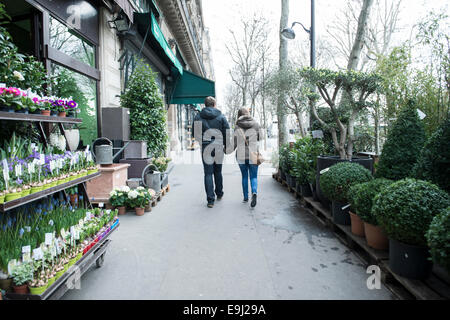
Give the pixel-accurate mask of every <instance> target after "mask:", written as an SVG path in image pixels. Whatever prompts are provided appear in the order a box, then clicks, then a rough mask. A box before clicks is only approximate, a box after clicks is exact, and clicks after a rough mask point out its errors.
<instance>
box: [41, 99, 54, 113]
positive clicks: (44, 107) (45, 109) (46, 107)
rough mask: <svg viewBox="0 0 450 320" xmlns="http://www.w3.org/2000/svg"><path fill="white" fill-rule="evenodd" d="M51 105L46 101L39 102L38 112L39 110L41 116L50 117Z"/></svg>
mask: <svg viewBox="0 0 450 320" xmlns="http://www.w3.org/2000/svg"><path fill="white" fill-rule="evenodd" d="M52 107H53V106H52V103H51V102H50V101H49V100H48V99H47V98H45V99H43V100H40V103H39V110H41V115H43V116H50V111H51V110H52Z"/></svg>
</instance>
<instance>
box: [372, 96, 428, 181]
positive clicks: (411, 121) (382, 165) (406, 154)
mask: <svg viewBox="0 0 450 320" xmlns="http://www.w3.org/2000/svg"><path fill="white" fill-rule="evenodd" d="M424 143H425V130H424V127H423V124H422V122H421V121H420V119H419V115H418V113H417V108H416V106H415V103H414V102H413V101H409V102H408V104H407V105H406V106H405V107H404V108H403V109H402V110H401V111H400V114H399V116H398V118H397V120H396V121H395V122H394V123H393V125H392V127H391V129H390V130H389V133H388V136H387V139H386V142H385V144H384V146H383V151H382V153H381V156H380V161H379V163H378V168H377V172H376V176H377V177H381V178H386V179H391V180H400V179H404V178H407V177H409V176H410V175H411V170H412V168H413V167H414V165H415V163H416V162H417V159H418V157H419V154H420V151H421V149H422V147H423V144H424Z"/></svg>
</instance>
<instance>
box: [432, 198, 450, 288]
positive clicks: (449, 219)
mask: <svg viewBox="0 0 450 320" xmlns="http://www.w3.org/2000/svg"><path fill="white" fill-rule="evenodd" d="M426 238H427V243H428V246H429V247H430V253H431V258H432V260H433V262H434V264H435V265H434V266H435V270H436V273H437V274H438V275H439V276H440V277H441V278H443V279H444V280H445V281H447V283H449V284H450V246H449V244H450V207H447V208H446V209H444V210H442V211H441V212H440V213H439V214H438V215H437V216H435V217H434V218H433V220H432V221H431V224H430V228H429V229H428V231H427V234H426Z"/></svg>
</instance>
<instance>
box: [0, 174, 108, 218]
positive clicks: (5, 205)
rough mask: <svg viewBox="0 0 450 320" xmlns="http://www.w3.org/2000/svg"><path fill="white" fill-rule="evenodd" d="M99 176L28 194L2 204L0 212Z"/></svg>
mask: <svg viewBox="0 0 450 320" xmlns="http://www.w3.org/2000/svg"><path fill="white" fill-rule="evenodd" d="M100 174H101V173H100V172H96V173H93V174H89V175H87V176H84V177H81V178H78V179H75V180H72V181H69V182H66V183H63V184H60V185H57V186H56V187H52V188H49V189H45V190H42V191H39V192H36V193H32V194H29V195H27V196H25V197H22V198H19V199H16V200H11V201H8V202H5V203H2V204H0V212H5V211H8V210H11V209H13V208H16V207H19V206H22V205H24V204H26V203H29V202H33V201H36V200H38V199H41V198H44V197H46V196H48V195H51V194H53V193H56V192H59V191H62V190H64V189H67V188H70V187H73V186H76V185H78V184H80V183H83V182H86V181H89V180H92V179H94V178H96V177H98V176H99V175H100Z"/></svg>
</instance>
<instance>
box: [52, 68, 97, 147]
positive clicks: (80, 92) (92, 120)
mask: <svg viewBox="0 0 450 320" xmlns="http://www.w3.org/2000/svg"><path fill="white" fill-rule="evenodd" d="M51 74H52V75H59V76H60V78H61V79H62V81H60V82H59V83H58V84H57V86H56V87H55V88H54V94H55V95H57V96H60V97H64V98H68V97H72V98H73V100H75V101H76V102H77V103H78V106H79V108H80V110H81V112H80V113H79V114H78V117H79V118H81V119H83V124H82V125H81V130H80V139H81V142H82V144H83V145H88V144H89V145H91V144H92V141H94V140H95V139H97V82H96V81H95V80H93V79H91V78H89V77H86V76H84V75H82V74H80V73H78V72H75V71H72V70H70V69H67V68H65V67H63V66H60V65H58V64H56V63H52V64H51Z"/></svg>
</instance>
